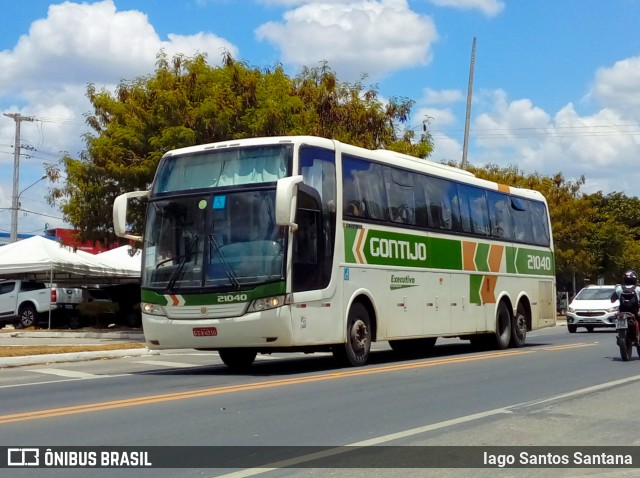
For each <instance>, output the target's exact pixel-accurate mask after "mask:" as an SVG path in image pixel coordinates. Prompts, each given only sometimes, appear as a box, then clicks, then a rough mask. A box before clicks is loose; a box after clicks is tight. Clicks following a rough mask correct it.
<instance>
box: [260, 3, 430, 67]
mask: <svg viewBox="0 0 640 478" xmlns="http://www.w3.org/2000/svg"><path fill="white" fill-rule="evenodd" d="M256 35H257V38H258V39H259V40H267V41H269V42H271V43H274V44H276V45H277V46H278V48H280V50H281V52H282V59H283V61H284V62H286V63H289V64H293V65H298V66H316V65H318V63H319V62H321V61H327V62H328V63H329V66H330V67H331V68H332V69H334V70H335V71H336V72H337V73H338V74H339V76H340V77H341V78H346V79H355V78H357V77H359V76H360V75H361V74H363V73H366V74H368V75H370V76H373V77H378V76H381V75H384V74H386V73H388V72H391V71H395V70H399V69H402V68H411V67H416V66H418V65H424V64H426V63H428V62H429V60H430V56H431V53H430V52H431V45H432V44H433V43H434V42H435V41H436V40H437V38H438V34H437V31H436V27H435V24H434V22H433V20H432V19H431V18H430V17H427V16H423V15H418V14H417V13H415V12H413V11H411V9H410V8H409V6H408V4H407V2H406V0H380V1H359V2H340V1H335V2H330V1H324V2H317V3H316V2H314V3H308V4H307V3H305V4H303V5H301V6H299V7H298V8H296V9H294V10H289V11H287V12H286V13H285V14H284V19H283V22H282V23H276V22H268V23H265V24H263V25H261V26H260V27H259V28H258V29H257V30H256Z"/></svg>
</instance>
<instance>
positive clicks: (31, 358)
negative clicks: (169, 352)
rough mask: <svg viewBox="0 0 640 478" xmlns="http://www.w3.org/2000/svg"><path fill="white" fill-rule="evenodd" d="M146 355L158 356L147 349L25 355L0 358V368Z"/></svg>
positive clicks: (154, 351) (156, 352) (155, 352)
mask: <svg viewBox="0 0 640 478" xmlns="http://www.w3.org/2000/svg"><path fill="white" fill-rule="evenodd" d="M146 355H158V351H156V350H148V349H122V350H100V351H96V352H75V353H68V354H42V355H26V356H24V357H6V358H0V368H9V367H19V366H22V365H44V364H49V363H58V362H82V361H87V360H96V359H102V358H120V357H138V356H146Z"/></svg>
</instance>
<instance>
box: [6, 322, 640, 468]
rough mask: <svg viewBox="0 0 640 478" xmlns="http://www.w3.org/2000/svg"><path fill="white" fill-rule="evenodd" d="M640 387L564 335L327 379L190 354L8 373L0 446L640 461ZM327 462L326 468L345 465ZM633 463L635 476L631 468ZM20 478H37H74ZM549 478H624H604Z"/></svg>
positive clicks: (302, 358) (446, 346)
mask: <svg viewBox="0 0 640 478" xmlns="http://www.w3.org/2000/svg"><path fill="white" fill-rule="evenodd" d="M639 372H640V360H638V358H637V356H634V360H633V361H631V362H622V361H620V358H619V356H618V350H617V347H616V345H615V337H614V333H613V332H612V331H602V332H596V333H587V332H584V333H582V332H579V333H577V334H569V333H567V331H566V328H564V327H555V328H551V329H544V330H541V331H537V332H534V333H531V334H530V335H529V337H528V338H527V345H526V346H525V347H523V348H521V349H509V350H506V351H486V352H475V351H473V350H472V349H471V348H470V346H469V344H468V342H463V341H459V340H455V339H452V340H439V341H438V344H437V345H436V347H435V349H434V353H433V354H432V355H431V356H430V357H428V358H423V359H412V360H401V359H399V358H398V356H397V355H395V354H394V353H393V352H392V351H391V350H390V349H389V348H388V347H387V346H386V345H384V344H380V345H378V344H376V345H375V347H374V353H373V354H372V360H371V363H370V365H368V366H366V367H362V368H336V367H335V364H334V362H333V360H332V358H331V357H330V356H329V355H301V354H295V355H277V356H266V357H264V358H259V359H258V361H257V362H256V364H255V366H254V367H253V369H252V370H251V372H250V373H248V374H244V375H238V374H232V373H230V372H229V371H228V370H227V369H226V368H225V367H224V366H223V365H222V364H221V362H220V360H219V357H218V356H217V354H216V353H213V352H212V353H206V352H194V351H170V352H162V353H161V354H159V355H154V356H149V357H130V358H122V359H114V360H108V361H91V362H79V363H67V364H52V365H48V366H47V365H45V366H29V367H20V368H14V369H5V370H2V371H0V398H1V402H0V403H2V411H1V412H0V446H11V447H17V446H23V447H24V446H42V447H55V446H75V447H78V446H90V447H104V446H125V447H134V448H135V447H143V446H150V447H156V446H165V445H171V446H173V445H179V446H194V447H195V446H213V447H220V446H250V447H266V446H282V447H285V448H284V449H285V450H286V448H287V447H288V448H291V447H294V446H315V447H341V446H345V445H351V446H364V445H367V446H370V445H378V446H380V445H383V446H399V445H401V446H406V445H411V446H430V447H431V446H477V445H480V446H496V447H502V448H504V447H506V446H522V447H535V446H563V445H564V446H571V447H579V449H582V448H583V447H584V449H585V450H586V449H587V447H590V446H603V445H609V446H622V445H635V446H637V445H640V439H639V438H638V437H637V433H636V429H635V427H632V426H630V425H629V421H630V420H635V421H636V423H637V420H636V419H635V417H636V416H637V413H638V412H637V410H636V408H637V407H635V405H634V403H633V402H634V401H636V399H635V397H636V396H637V390H638V381H640V373H639ZM527 449H528V448H527ZM256 450H261V449H260V448H257V449H256ZM338 450H339V451H333V452H330V453H329V455H330V458H329V460H332V461H335V462H339V461H336V460H339V459H343V458H344V457H342V458H341V457H340V456H339V455H345V456H346V455H348V454H346V453H343V451H344V450H345V449H338ZM424 450H428V449H424ZM173 451H174V452H175V450H173ZM309 451H310V452H313V451H316V449H309ZM390 451H394V450H393V449H390ZM171 452H172V451H171V450H168V451H167V453H171ZM231 452H233V450H230V453H231ZM223 458H225V457H223ZM194 459H195V458H194ZM357 459H358V460H360V461H358V462H357V463H356V464H352V465H350V466H349V467H350V469H349V470H344V469H342V468H338V469H334V468H329V469H328V468H320V467H318V468H309V469H283V470H274V471H268V470H265V469H258V470H250V471H249V472H246V471H245V472H243V473H244V474H242V473H240V474H239V473H237V472H234V471H233V470H228V469H214V468H210V467H194V468H183V469H168V468H161V469H158V468H156V469H153V470H136V471H135V474H136V476H145V475H146V474H148V476H154V477H155V476H163V477H164V476H167V477H169V476H181V477H182V476H198V477H202V476H218V475H221V474H222V475H224V474H228V473H230V474H231V476H235V477H238V476H251V475H252V474H266V476H327V475H331V476H347V475H348V476H356V477H358V476H369V475H370V474H371V472H372V470H371V469H370V468H367V466H371V463H369V462H364V461H365V460H372V462H376V457H375V456H369V457H367V456H360V457H358V458H357ZM634 459H635V458H634ZM389 460H390V461H389V463H388V464H387V465H386V466H391V467H392V468H385V469H384V470H378V471H377V472H376V475H377V476H397V477H400V476H424V470H421V469H419V468H405V469H399V468H400V467H395V462H394V460H396V462H397V461H398V458H397V456H396V457H395V458H394V457H393V456H391V457H390V458H389ZM274 461H277V460H276V457H275V455H274ZM636 461H637V463H635V462H634V467H638V466H640V456H639V457H637V460H636ZM474 463H475V462H474ZM398 464H400V463H398ZM309 466H311V465H309ZM405 466H406V465H405ZM473 466H476V465H473ZM637 469H638V468H633V469H625V470H624V472H625V473H626V475H625V476H640V473H637V472H636V470H637ZM9 471H10V472H12V473H10V474H9V475H4V474H3V476H27V475H22V474H21V473H22V472H23V471H26V470H15V469H10V470H9ZM28 471H29V475H28V476H43V477H52V476H54V477H57V476H60V477H62V476H86V472H87V471H86V470H70V469H59V470H51V469H30V470H28ZM552 471H553V476H609V474H610V476H621V470H620V469H615V468H611V467H609V468H604V469H602V468H598V469H594V468H588V469H586V468H580V469H577V468H562V469H553V470H552ZM118 473H124V472H123V471H122V470H109V469H95V470H91V476H118ZM234 473H235V474H234ZM500 473H502V474H500ZM545 473H546V474H545ZM549 475H550V470H549V469H540V468H537V467H527V468H524V469H522V468H520V469H508V470H505V469H500V470H496V469H495V468H493V469H473V470H469V469H466V468H464V469H461V468H455V467H449V466H447V468H446V469H439V470H438V473H437V476H456V477H457V476H549Z"/></svg>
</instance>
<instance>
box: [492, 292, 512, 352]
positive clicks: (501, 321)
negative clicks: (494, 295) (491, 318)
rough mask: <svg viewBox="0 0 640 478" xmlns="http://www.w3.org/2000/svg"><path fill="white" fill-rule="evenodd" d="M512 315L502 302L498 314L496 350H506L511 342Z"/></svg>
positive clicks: (495, 338) (495, 339)
mask: <svg viewBox="0 0 640 478" xmlns="http://www.w3.org/2000/svg"><path fill="white" fill-rule="evenodd" d="M511 329H512V326H511V313H510V312H509V307H507V304H505V303H504V302H500V305H499V306H498V312H497V313H496V333H495V337H494V340H493V341H494V344H495V348H497V349H498V350H505V349H506V348H508V347H509V343H510V342H511Z"/></svg>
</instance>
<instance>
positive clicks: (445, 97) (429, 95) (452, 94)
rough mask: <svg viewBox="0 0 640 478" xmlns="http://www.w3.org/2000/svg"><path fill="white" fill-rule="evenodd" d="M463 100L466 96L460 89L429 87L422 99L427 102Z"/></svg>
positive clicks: (446, 102)
mask: <svg viewBox="0 0 640 478" xmlns="http://www.w3.org/2000/svg"><path fill="white" fill-rule="evenodd" d="M463 100H464V96H463V94H462V92H461V91H460V90H433V89H431V88H427V89H425V91H424V98H423V100H422V101H423V102H425V103H427V104H449V103H457V102H459V101H463Z"/></svg>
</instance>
